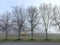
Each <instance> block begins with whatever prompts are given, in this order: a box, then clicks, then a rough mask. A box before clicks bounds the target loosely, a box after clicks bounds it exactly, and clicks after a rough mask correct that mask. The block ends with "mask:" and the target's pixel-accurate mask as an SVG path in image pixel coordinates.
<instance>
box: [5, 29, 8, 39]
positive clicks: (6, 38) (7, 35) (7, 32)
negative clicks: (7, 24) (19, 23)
mask: <svg viewBox="0 0 60 45" xmlns="http://www.w3.org/2000/svg"><path fill="white" fill-rule="evenodd" d="M7 37H8V32H7V30H6V35H5V39H7Z"/></svg>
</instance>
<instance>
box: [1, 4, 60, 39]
mask: <svg viewBox="0 0 60 45" xmlns="http://www.w3.org/2000/svg"><path fill="white" fill-rule="evenodd" d="M26 22H28V23H29V24H30V25H28V27H29V28H28V27H27V28H28V30H30V31H31V39H33V33H34V30H35V29H36V30H38V29H39V30H41V29H40V25H42V27H43V28H44V30H45V33H46V39H48V30H49V29H50V27H51V26H58V28H59V30H60V7H57V6H53V7H52V5H51V4H40V6H39V7H38V8H36V7H35V6H30V7H27V8H24V7H21V6H20V7H19V6H15V7H13V8H12V11H11V12H8V11H6V12H4V13H2V14H1V15H0V30H1V31H3V32H6V34H5V39H7V37H8V34H9V32H10V31H12V30H15V31H17V32H18V39H21V38H20V37H21V31H22V30H25V29H26V28H25V27H26V25H25V23H26Z"/></svg>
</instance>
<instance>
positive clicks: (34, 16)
mask: <svg viewBox="0 0 60 45" xmlns="http://www.w3.org/2000/svg"><path fill="white" fill-rule="evenodd" d="M27 14H28V17H29V18H28V22H29V23H30V26H31V28H30V30H31V36H32V39H33V32H34V30H35V28H36V27H37V25H38V24H39V18H38V17H39V16H38V10H37V8H36V7H33V6H30V7H28V8H27Z"/></svg>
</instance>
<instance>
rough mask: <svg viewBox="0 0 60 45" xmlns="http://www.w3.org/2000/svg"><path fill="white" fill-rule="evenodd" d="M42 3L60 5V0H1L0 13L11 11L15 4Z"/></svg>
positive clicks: (37, 4) (34, 4)
mask: <svg viewBox="0 0 60 45" xmlns="http://www.w3.org/2000/svg"><path fill="white" fill-rule="evenodd" d="M41 3H51V4H52V5H60V0H0V13H2V12H4V11H11V9H12V7H13V6H21V5H23V6H24V7H27V6H30V5H33V6H39V5H40V4H41Z"/></svg>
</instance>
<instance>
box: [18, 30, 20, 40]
mask: <svg viewBox="0 0 60 45" xmlns="http://www.w3.org/2000/svg"><path fill="white" fill-rule="evenodd" d="M18 39H20V31H19V32H18Z"/></svg>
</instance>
